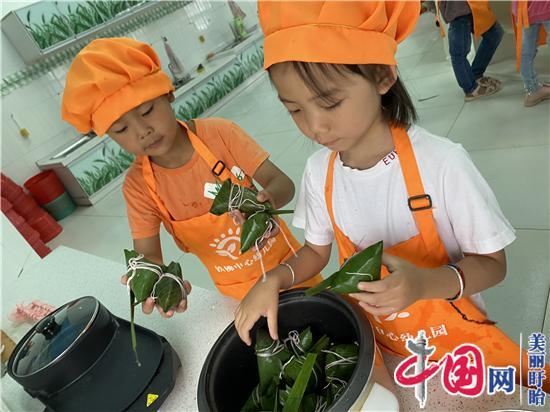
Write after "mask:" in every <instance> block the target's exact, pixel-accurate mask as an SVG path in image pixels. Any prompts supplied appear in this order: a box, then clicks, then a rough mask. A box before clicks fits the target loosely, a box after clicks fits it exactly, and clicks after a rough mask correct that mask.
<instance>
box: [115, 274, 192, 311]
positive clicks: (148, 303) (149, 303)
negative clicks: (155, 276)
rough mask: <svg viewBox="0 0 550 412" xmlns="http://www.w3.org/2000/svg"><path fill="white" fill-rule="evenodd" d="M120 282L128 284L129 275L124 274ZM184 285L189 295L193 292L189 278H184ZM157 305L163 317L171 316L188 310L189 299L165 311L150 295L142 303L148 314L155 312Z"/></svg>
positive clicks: (142, 308) (142, 307) (143, 309)
mask: <svg viewBox="0 0 550 412" xmlns="http://www.w3.org/2000/svg"><path fill="white" fill-rule="evenodd" d="M120 283H122V284H123V285H126V284H127V283H128V276H127V275H122V277H121V278H120ZM183 287H184V288H185V291H186V292H187V295H189V294H190V293H191V283H189V282H188V281H187V280H184V281H183ZM155 306H156V307H157V310H158V311H159V313H160V315H161V316H162V317H163V318H171V317H172V316H173V315H174V312H177V313H183V312H185V311H186V310H187V299H182V300H181V302H180V303H179V304H178V306H175V307H174V308H172V309H170V310H169V311H168V312H165V311H164V310H162V308H161V307H160V306H158V305H155V300H154V299H153V298H151V297H148V298H147V299H146V300H145V302H142V303H141V310H142V311H143V313H145V314H147V315H148V314H150V313H151V312H153V309H155Z"/></svg>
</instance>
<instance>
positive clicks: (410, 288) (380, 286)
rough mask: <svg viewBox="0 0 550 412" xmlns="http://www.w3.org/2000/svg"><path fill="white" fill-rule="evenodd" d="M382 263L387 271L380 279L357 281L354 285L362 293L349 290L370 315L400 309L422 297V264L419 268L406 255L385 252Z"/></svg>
mask: <svg viewBox="0 0 550 412" xmlns="http://www.w3.org/2000/svg"><path fill="white" fill-rule="evenodd" d="M382 264H383V265H385V266H386V267H387V268H388V271H389V272H390V274H389V275H388V276H386V277H385V278H384V279H382V280H377V281H372V282H359V283H358V284H357V287H358V288H359V289H361V290H362V291H364V292H365V293H352V294H350V296H351V297H353V298H354V299H357V300H358V301H359V305H360V306H361V307H362V308H363V309H364V310H365V311H367V312H369V313H371V314H372V315H377V316H383V315H390V314H392V313H395V312H398V311H400V310H403V309H405V308H407V307H409V306H410V305H412V304H413V303H415V302H416V301H417V300H420V299H423V294H424V282H423V279H424V278H425V276H424V272H425V271H426V270H430V269H425V268H419V267H417V266H415V265H413V264H412V263H410V262H408V261H407V260H405V259H401V258H399V257H397V256H393V255H389V254H387V253H384V254H383V255H382Z"/></svg>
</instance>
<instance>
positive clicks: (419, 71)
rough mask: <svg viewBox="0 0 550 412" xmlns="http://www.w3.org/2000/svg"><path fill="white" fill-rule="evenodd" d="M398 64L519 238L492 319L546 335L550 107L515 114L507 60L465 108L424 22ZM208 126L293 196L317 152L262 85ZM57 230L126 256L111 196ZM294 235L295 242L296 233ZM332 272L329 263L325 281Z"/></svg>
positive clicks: (116, 196) (516, 91) (517, 91)
mask: <svg viewBox="0 0 550 412" xmlns="http://www.w3.org/2000/svg"><path fill="white" fill-rule="evenodd" d="M398 58H399V64H400V73H401V76H402V77H403V78H404V79H405V83H406V85H407V88H408V90H409V92H410V93H411V96H412V98H413V100H414V102H415V104H416V106H417V108H418V111H419V114H420V122H419V123H420V124H421V125H422V126H424V127H426V128H427V129H429V130H430V131H432V132H433V133H437V134H440V135H443V136H448V137H449V138H450V139H452V140H453V141H456V142H460V143H461V144H463V145H464V147H466V149H467V150H468V151H469V152H470V154H471V156H472V158H473V160H474V162H475V163H476V165H477V166H478V168H479V170H480V171H481V173H482V174H483V175H484V176H485V178H486V179H487V181H488V182H489V184H490V185H491V187H492V188H493V190H494V192H495V194H496V196H497V198H498V199H499V201H500V204H501V207H502V209H503V211H504V213H505V214H506V216H507V217H508V219H509V220H510V221H511V222H512V224H513V225H514V227H515V228H516V229H517V235H518V238H517V240H516V241H515V242H514V243H513V244H512V245H511V246H510V247H509V248H508V250H507V254H508V265H509V269H508V276H507V278H506V280H505V281H504V282H503V283H501V284H500V285H498V286H496V287H495V288H492V289H490V290H488V291H487V292H486V293H484V296H485V299H486V302H487V306H488V309H489V313H490V315H491V316H492V317H493V318H494V319H495V320H497V321H498V322H499V325H500V326H501V327H502V328H503V329H504V330H505V331H506V332H507V333H509V334H510V335H511V336H513V337H514V338H516V339H517V338H518V335H519V331H523V332H524V333H526V332H530V331H535V330H540V329H541V328H542V326H543V321H544V317H545V315H546V323H545V325H544V329H545V332H546V333H547V334H550V309H549V308H548V306H547V302H548V297H549V290H550V275H549V267H550V258H549V254H550V252H549V250H550V242H549V235H550V222H549V217H550V215H549V197H550V196H549V186H550V183H549V166H548V165H549V148H550V146H549V139H550V125H549V121H550V104H549V103H548V102H547V103H545V104H540V105H538V106H536V107H534V108H529V109H526V108H524V107H523V104H522V98H523V96H522V83H521V79H520V77H519V76H518V75H517V74H516V73H515V71H514V67H515V62H514V61H513V60H511V59H509V60H506V61H500V62H497V63H495V64H493V65H492V66H490V68H489V74H492V75H494V76H495V77H498V78H500V79H501V80H502V81H503V86H504V88H503V90H502V91H501V92H500V93H499V94H497V95H495V96H492V97H490V98H487V99H485V100H479V101H474V102H470V103H467V104H465V103H464V102H463V98H462V97H463V96H462V93H461V91H460V90H459V88H458V86H457V84H456V81H455V79H454V75H453V73H452V70H451V66H450V62H449V61H447V60H446V57H445V52H444V49H443V43H442V40H441V39H440V38H439V37H438V32H437V30H436V28H435V26H434V25H433V23H432V20H431V17H430V16H423V17H422V18H421V20H420V22H419V25H418V27H417V30H416V32H415V33H414V34H413V35H412V36H411V37H410V38H409V39H407V40H406V41H405V42H404V44H403V45H402V46H401V47H400V50H399V53H398ZM549 65H550V59H549V57H548V50H546V49H545V50H541V51H540V53H539V56H538V58H537V68H538V70H539V73H545V74H544V75H543V76H542V78H543V79H544V80H549V79H550V77H549V76H548V74H549V73H550V68H549ZM215 116H218V117H225V118H228V119H231V120H233V121H235V122H236V123H238V124H239V125H240V126H241V127H243V128H244V129H245V130H246V131H248V133H250V134H251V135H252V136H253V137H254V138H255V139H256V140H257V141H258V142H259V143H260V144H261V145H262V146H263V147H264V148H265V149H267V150H268V151H269V152H270V153H271V158H272V160H273V161H274V162H275V163H276V164H278V165H279V167H281V168H282V169H283V170H284V171H285V172H286V173H287V174H288V175H289V176H290V177H291V178H292V179H293V180H294V182H295V183H296V185H297V186H299V182H300V178H301V175H302V170H303V166H304V163H305V160H306V159H307V157H308V156H309V155H310V154H311V153H313V152H314V151H315V150H316V149H317V147H316V145H315V144H313V143H311V142H310V141H308V140H306V139H305V138H304V137H303V136H301V134H300V132H299V131H298V130H297V129H296V127H295V126H294V124H293V123H292V121H291V119H290V117H289V116H288V114H287V113H286V112H285V110H284V108H283V107H282V105H281V104H280V103H279V102H278V101H277V99H276V95H275V93H274V92H273V90H272V89H271V85H270V84H269V80H268V79H267V77H266V76H265V75H261V76H258V80H257V81H255V82H252V84H250V85H248V86H246V87H243V88H242V89H241V92H240V94H237V93H235V96H234V98H233V99H232V100H231V101H230V102H228V103H227V104H226V105H225V106H223V107H222V108H221V109H219V110H218V111H217V112H216V113H215ZM61 223H62V225H63V226H64V231H63V233H62V234H61V235H60V236H59V237H58V238H56V239H55V240H54V241H53V242H51V245H52V246H55V245H60V244H62V245H66V246H69V247H73V248H76V249H81V250H84V251H86V252H89V253H92V254H96V255H99V256H102V257H105V258H107V259H113V260H118V261H121V260H122V259H123V253H122V250H123V248H129V247H131V240H130V234H129V230H128V227H127V222H126V217H125V206H124V203H123V199H122V195H121V194H120V192H119V191H115V192H114V193H112V194H111V195H109V196H108V197H106V198H105V199H104V200H102V201H101V202H100V203H99V204H97V205H95V206H93V207H89V208H79V209H78V211H77V212H76V213H74V214H73V215H72V216H70V217H68V218H66V219H64V220H63V221H62V222H61ZM294 232H295V233H296V235H297V237H298V238H299V239H300V240H302V239H303V235H302V233H300V232H299V231H297V230H294ZM163 250H164V256H165V259H166V260H176V259H177V260H178V261H180V262H182V264H183V269H184V272H185V274H186V276H187V278H188V279H189V280H190V281H191V282H192V283H193V284H195V285H197V286H202V287H207V288H212V287H213V285H212V283H211V281H210V279H209V277H208V274H207V272H206V270H205V269H204V268H203V267H202V265H201V264H200V263H199V261H198V260H197V259H196V258H195V257H194V256H188V255H184V254H183V253H182V252H181V251H179V250H178V249H177V248H176V247H175V245H174V243H173V242H172V241H171V239H170V238H169V237H168V236H167V235H166V233H164V234H163ZM335 262H336V260H335V259H332V261H331V264H330V267H329V268H327V269H326V270H325V273H326V274H327V273H331V270H332V269H334V268H335ZM119 275H120V274H117V273H100V274H98V276H111V277H112V278H113V283H116V282H117V281H118V277H119Z"/></svg>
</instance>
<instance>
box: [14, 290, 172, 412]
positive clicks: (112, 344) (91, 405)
mask: <svg viewBox="0 0 550 412" xmlns="http://www.w3.org/2000/svg"><path fill="white" fill-rule="evenodd" d="M136 336H137V342H138V344H137V352H138V357H139V361H140V364H141V365H138V363H137V362H136V359H135V355H134V352H133V351H132V346H131V337H130V323H129V322H127V321H126V320H124V319H121V318H118V317H116V316H114V315H113V314H111V313H110V312H109V311H108V310H107V309H106V308H105V307H104V306H103V305H102V304H101V303H100V302H99V301H98V300H96V299H95V298H93V297H90V296H87V297H83V298H80V299H76V300H74V301H72V302H69V303H67V304H65V305H63V306H62V307H60V308H59V309H57V310H56V311H55V312H53V313H51V314H50V315H48V316H47V317H45V318H44V319H42V320H41V321H40V322H39V323H37V324H36V325H35V326H34V327H33V328H32V329H31V330H30V331H29V332H28V333H27V334H26V335H25V336H24V337H23V339H21V341H20V342H19V343H18V344H17V345H16V347H15V349H14V351H13V353H12V355H11V356H10V359H9V361H8V373H9V375H10V376H11V377H12V378H13V379H14V380H15V381H17V382H18V383H20V384H21V385H22V386H23V388H24V389H25V391H27V392H28V393H29V394H30V395H31V396H33V397H36V398H37V399H39V400H40V401H41V402H42V403H44V404H45V405H46V407H47V408H48V409H49V410H54V411H124V410H151V409H153V410H156V409H157V408H158V407H159V406H160V405H161V404H162V402H163V401H164V399H165V398H166V396H167V395H168V394H169V393H170V391H171V390H172V388H173V387H174V383H175V373H176V371H177V369H178V367H179V366H180V365H181V363H180V360H179V358H178V356H177V354H176V353H175V352H174V351H173V349H172V347H171V346H170V345H169V344H168V342H167V341H166V340H165V339H164V338H163V337H161V336H159V335H157V334H156V333H154V332H152V331H150V330H148V329H145V328H142V327H140V326H138V325H136ZM151 393H152V394H155V395H158V398H156V399H155V401H154V403H153V404H152V405H151V407H150V408H147V395H148V394H151ZM149 399H151V398H149Z"/></svg>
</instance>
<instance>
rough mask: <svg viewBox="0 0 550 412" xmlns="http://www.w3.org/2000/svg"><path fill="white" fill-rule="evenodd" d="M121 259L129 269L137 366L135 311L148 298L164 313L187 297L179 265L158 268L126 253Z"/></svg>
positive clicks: (133, 343)
mask: <svg viewBox="0 0 550 412" xmlns="http://www.w3.org/2000/svg"><path fill="white" fill-rule="evenodd" d="M124 258H125V260H126V267H127V268H128V272H127V276H128V289H129V292H130V331H131V336H132V349H133V351H134V354H135V356H136V362H137V363H138V364H139V359H138V355H137V340H136V332H135V324H134V316H135V307H136V306H137V305H138V304H140V303H141V302H144V301H145V300H146V299H147V298H148V297H150V296H151V297H153V298H154V299H155V303H156V304H157V305H158V306H160V307H161V308H162V310H164V311H165V312H167V311H168V310H170V309H171V308H173V307H174V306H176V305H178V304H179V302H180V301H181V300H182V299H185V298H186V296H187V294H186V291H185V289H184V286H183V275H182V272H181V266H180V264H179V263H176V262H172V263H170V265H168V266H164V265H158V264H156V263H153V262H151V261H148V260H147V259H145V258H144V257H143V255H139V254H138V253H137V252H135V251H133V250H126V249H125V250H124Z"/></svg>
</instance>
